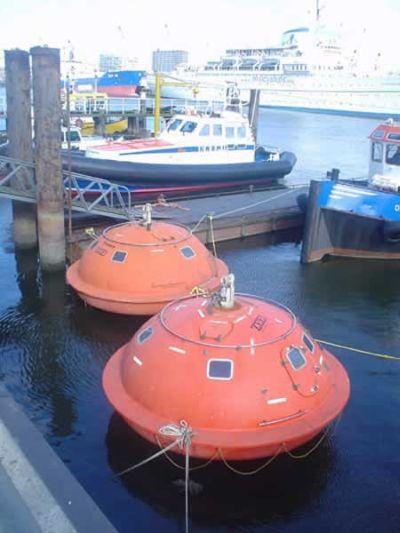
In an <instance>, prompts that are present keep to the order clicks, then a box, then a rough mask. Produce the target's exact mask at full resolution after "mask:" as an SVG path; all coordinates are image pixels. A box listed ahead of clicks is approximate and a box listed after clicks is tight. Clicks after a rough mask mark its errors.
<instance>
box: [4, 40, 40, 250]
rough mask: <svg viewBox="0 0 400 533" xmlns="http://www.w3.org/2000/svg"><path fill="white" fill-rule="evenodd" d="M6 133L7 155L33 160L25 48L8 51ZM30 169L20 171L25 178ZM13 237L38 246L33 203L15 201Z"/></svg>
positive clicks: (17, 241) (22, 244) (18, 244)
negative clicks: (7, 142)
mask: <svg viewBox="0 0 400 533" xmlns="http://www.w3.org/2000/svg"><path fill="white" fill-rule="evenodd" d="M4 56H5V68H6V92H7V110H8V113H7V135H8V141H9V144H8V149H7V150H8V156H9V157H13V158H15V159H22V160H24V161H32V160H33V149H32V115H31V72H30V66H29V54H28V52H25V51H24V50H6V51H5V53H4ZM26 172H29V170H28V169H21V170H19V176H18V178H19V179H22V180H24V179H25V176H24V173H26ZM12 205H13V237H14V243H15V246H16V247H17V248H20V249H29V248H34V247H35V246H36V245H37V228H36V209H35V207H34V206H33V205H30V204H26V203H22V202H17V201H13V203H12Z"/></svg>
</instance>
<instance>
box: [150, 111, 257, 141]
mask: <svg viewBox="0 0 400 533" xmlns="http://www.w3.org/2000/svg"><path fill="white" fill-rule="evenodd" d="M160 137H162V138H164V139H171V138H172V139H173V140H174V141H175V142H176V141H177V140H178V138H180V140H181V141H182V140H183V139H185V138H187V140H188V141H189V138H190V142H193V141H194V140H196V143H200V144H210V142H212V143H213V144H236V143H237V144H251V145H254V138H253V133H252V131H251V128H250V126H249V123H248V121H247V119H246V118H244V117H242V115H241V114H240V113H234V112H229V111H225V112H223V113H210V114H207V113H204V114H200V113H196V112H192V113H190V112H189V113H185V114H179V115H174V117H173V118H172V119H171V120H170V121H169V122H168V124H167V127H166V128H165V130H164V131H163V132H162V133H161V135H160Z"/></svg>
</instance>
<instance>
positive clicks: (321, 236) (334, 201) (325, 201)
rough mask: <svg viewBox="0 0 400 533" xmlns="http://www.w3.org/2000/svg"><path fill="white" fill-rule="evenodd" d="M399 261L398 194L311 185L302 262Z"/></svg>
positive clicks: (339, 185) (330, 183)
mask: <svg viewBox="0 0 400 533" xmlns="http://www.w3.org/2000/svg"><path fill="white" fill-rule="evenodd" d="M329 255H332V256H342V257H355V258H369V259H396V260H399V259H400V195H399V194H397V193H394V192H386V191H385V192H383V191H378V190H375V189H370V188H368V187H367V186H361V187H360V186H355V185H353V184H352V185H349V184H346V183H343V182H340V183H338V182H334V181H326V182H321V183H317V182H313V183H312V185H311V193H310V198H309V201H308V204H307V217H306V226H305V232H304V239H303V250H302V260H303V261H304V262H312V261H318V260H321V259H322V258H323V257H324V256H329Z"/></svg>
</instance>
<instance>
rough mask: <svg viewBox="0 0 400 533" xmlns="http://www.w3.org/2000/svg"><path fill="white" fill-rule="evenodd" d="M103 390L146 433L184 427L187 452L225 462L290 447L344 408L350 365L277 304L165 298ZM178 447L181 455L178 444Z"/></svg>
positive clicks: (164, 440) (229, 292) (229, 291)
mask: <svg viewBox="0 0 400 533" xmlns="http://www.w3.org/2000/svg"><path fill="white" fill-rule="evenodd" d="M103 387H104V391H105V393H106V395H107V397H108V399H109V401H110V403H111V404H112V405H113V407H114V408H115V410H116V411H117V412H118V413H119V414H120V415H122V417H123V418H124V419H125V420H126V422H127V423H128V424H129V425H130V426H131V427H132V428H133V429H134V430H135V431H137V432H138V433H139V434H140V435H141V436H142V437H144V438H145V439H147V440H148V441H150V442H153V443H155V444H158V445H162V446H167V445H168V444H170V443H171V442H172V441H173V440H174V439H176V434H175V436H174V432H173V431H172V433H171V432H169V431H166V428H170V427H171V424H172V426H174V427H175V428H177V429H179V427H182V424H184V425H187V426H188V427H190V429H191V431H192V438H191V443H190V449H189V453H190V455H191V456H193V457H198V458H205V459H209V458H216V459H231V460H246V459H255V458H260V457H266V456H273V455H277V454H279V453H282V452H284V451H288V450H291V449H293V448H296V447H298V446H300V445H302V444H304V443H306V442H308V441H309V440H310V439H312V438H313V437H314V436H316V435H317V434H318V433H319V432H321V430H323V429H324V428H325V427H326V426H327V425H328V424H329V423H330V422H332V421H333V420H334V419H335V418H336V417H337V416H338V415H339V414H340V413H341V411H342V410H343V409H344V407H345V405H346V403H347V401H348V398H349V394H350V383H349V379H348V376H347V373H346V371H345V370H344V368H343V366H342V365H341V364H340V363H339V361H338V360H337V359H336V358H335V357H333V355H331V354H330V353H329V352H328V351H326V350H325V349H323V348H321V347H320V346H319V345H318V343H317V342H316V341H315V340H313V338H312V337H311V335H310V334H309V333H308V332H307V331H306V330H305V329H304V328H303V327H302V326H301V324H300V323H299V322H298V321H297V319H296V318H295V316H294V315H293V313H292V312H291V311H290V310H289V309H287V308H285V307H284V306H282V305H278V304H276V303H274V302H270V301H266V300H262V299H259V298H256V297H253V296H248V295H242V294H240V295H237V296H236V297H235V296H234V290H233V279H232V277H231V275H230V276H228V277H226V278H224V280H223V286H222V289H221V291H220V292H219V293H217V294H214V295H212V296H196V297H188V298H187V299H184V300H181V301H177V302H173V303H170V304H169V305H167V306H166V307H165V308H164V309H162V311H161V312H160V313H159V314H158V315H157V316H154V317H153V318H151V319H150V320H149V321H148V322H146V323H145V324H144V325H143V326H142V327H141V328H140V329H139V331H138V332H137V333H136V334H135V335H134V336H133V338H132V340H131V341H130V342H129V343H128V344H126V345H125V346H123V347H122V348H120V349H119V350H118V351H117V352H116V353H115V354H114V355H113V356H112V357H111V359H110V360H109V361H108V363H107V365H106V367H105V369H104V373H103ZM173 450H174V451H175V452H178V453H184V449H183V448H179V447H178V446H176V447H175V448H174V449H173Z"/></svg>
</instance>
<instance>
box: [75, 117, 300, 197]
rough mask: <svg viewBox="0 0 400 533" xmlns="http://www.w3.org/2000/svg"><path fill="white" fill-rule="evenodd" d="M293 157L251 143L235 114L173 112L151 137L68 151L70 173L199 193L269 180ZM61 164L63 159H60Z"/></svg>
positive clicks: (136, 186)
mask: <svg viewBox="0 0 400 533" xmlns="http://www.w3.org/2000/svg"><path fill="white" fill-rule="evenodd" d="M295 162H296V157H295V155H294V154H292V153H291V152H282V153H281V152H280V151H279V150H278V149H277V148H271V147H267V146H257V145H256V144H255V141H254V136H253V133H252V131H251V128H250V126H249V122H248V120H247V119H246V118H245V117H243V116H242V114H241V113H237V112H233V111H223V112H221V113H214V112H210V113H200V112H196V111H194V110H187V112H186V113H183V114H177V115H175V116H174V117H173V118H172V119H171V120H170V121H169V123H168V124H167V126H166V128H165V130H164V131H163V132H162V133H161V134H160V135H159V136H158V137H156V138H151V139H138V140H131V141H128V140H123V141H114V142H108V143H107V144H103V145H102V146H95V147H94V148H89V149H88V150H86V152H85V154H84V157H82V155H80V156H79V155H78V156H75V155H74V156H73V158H72V169H73V170H74V171H75V172H79V173H82V174H87V175H90V176H97V177H100V178H105V179H108V180H111V181H114V182H117V183H120V184H123V185H125V186H128V187H130V188H131V189H132V192H134V193H135V194H138V193H140V191H141V190H143V189H144V190H145V191H146V190H147V191H150V190H151V192H152V193H153V194H160V193H165V192H171V191H173V192H174V193H179V192H188V191H190V192H196V191H199V192H204V191H208V190H211V191H212V190H227V189H235V188H236V189H237V188H243V186H249V185H254V186H258V185H259V186H265V185H270V184H272V183H274V182H276V181H278V180H280V179H282V178H284V177H285V176H286V175H287V174H289V173H290V172H291V170H292V168H293V166H294V165H295ZM65 164H66V161H65Z"/></svg>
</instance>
